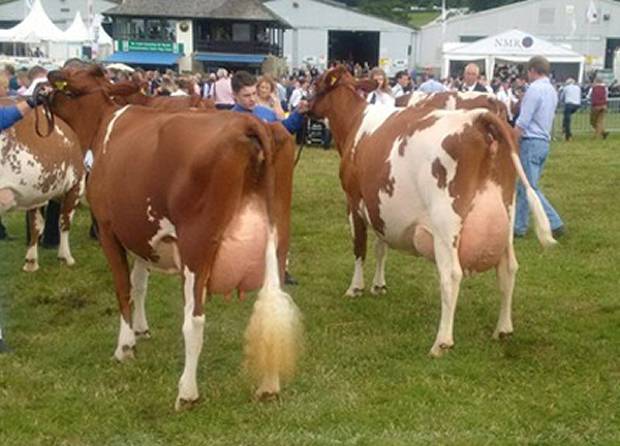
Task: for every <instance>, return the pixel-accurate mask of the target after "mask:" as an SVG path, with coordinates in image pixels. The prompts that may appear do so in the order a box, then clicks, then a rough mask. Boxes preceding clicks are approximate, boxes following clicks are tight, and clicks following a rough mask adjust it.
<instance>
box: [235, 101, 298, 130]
mask: <svg viewBox="0 0 620 446" xmlns="http://www.w3.org/2000/svg"><path fill="white" fill-rule="evenodd" d="M231 110H232V111H236V112H242V113H243V112H245V113H252V114H253V115H254V116H256V117H257V118H258V119H260V120H262V121H265V122H277V121H278V117H277V116H276V113H275V112H274V111H273V110H272V109H270V108H267V107H264V106H262V105H255V106H254V108H251V109H249V108H245V107H242V106H241V105H240V104H239V103H236V104H235V105H234V107H233V108H232V109H231ZM280 122H281V123H282V125H283V126H284V127H286V130H288V131H289V132H290V133H297V131H298V130H300V129H301V127H302V125H303V123H304V117H303V116H302V115H301V114H299V113H298V112H297V111H294V112H292V113H291V114H290V115H289V117H288V118H286V119H285V120H283V121H280Z"/></svg>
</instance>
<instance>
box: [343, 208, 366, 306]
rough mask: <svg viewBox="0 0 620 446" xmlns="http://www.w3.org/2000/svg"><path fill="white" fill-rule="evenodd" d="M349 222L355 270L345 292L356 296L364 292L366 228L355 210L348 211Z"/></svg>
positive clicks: (347, 294) (350, 295)
mask: <svg viewBox="0 0 620 446" xmlns="http://www.w3.org/2000/svg"><path fill="white" fill-rule="evenodd" d="M349 222H350V224H351V234H352V236H353V253H354V254H355V270H354V271H353V278H352V279H351V285H350V286H349V289H348V290H347V292H346V293H345V295H346V296H349V297H358V296H361V295H362V294H363V293H364V260H366V240H367V230H366V223H364V220H362V218H361V217H360V216H359V215H357V213H356V212H355V211H351V210H350V211H349Z"/></svg>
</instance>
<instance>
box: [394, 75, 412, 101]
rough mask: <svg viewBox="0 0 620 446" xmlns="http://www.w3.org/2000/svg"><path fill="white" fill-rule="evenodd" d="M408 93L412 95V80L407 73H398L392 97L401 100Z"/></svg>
mask: <svg viewBox="0 0 620 446" xmlns="http://www.w3.org/2000/svg"><path fill="white" fill-rule="evenodd" d="M407 93H411V78H410V77H409V73H407V72H406V71H404V70H403V71H399V72H398V73H396V85H394V87H393V88H392V96H394V98H395V99H396V98H399V97H401V96H403V95H405V94H407Z"/></svg>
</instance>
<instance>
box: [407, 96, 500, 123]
mask: <svg viewBox="0 0 620 446" xmlns="http://www.w3.org/2000/svg"><path fill="white" fill-rule="evenodd" d="M396 106H397V107H418V108H419V107H426V108H429V107H430V108H434V109H438V110H439V109H440V110H473V109H475V108H486V109H487V110H489V111H492V112H493V113H495V114H497V116H499V117H501V118H502V119H506V118H507V116H508V112H507V110H506V105H505V104H504V103H503V102H501V101H500V100H498V99H497V97H496V96H495V95H494V94H490V93H480V92H477V91H468V92H461V91H446V92H442V93H422V92H420V91H414V92H412V93H409V94H406V95H403V96H401V97H399V98H397V99H396Z"/></svg>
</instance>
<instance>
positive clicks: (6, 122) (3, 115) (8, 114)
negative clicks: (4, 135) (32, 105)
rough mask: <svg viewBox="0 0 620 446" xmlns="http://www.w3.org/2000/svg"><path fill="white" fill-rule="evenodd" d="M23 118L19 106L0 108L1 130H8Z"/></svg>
mask: <svg viewBox="0 0 620 446" xmlns="http://www.w3.org/2000/svg"><path fill="white" fill-rule="evenodd" d="M23 116H24V115H23V114H22V112H21V111H20V109H19V108H18V107H17V105H11V106H9V107H2V108H0V130H4V129H8V128H9V127H11V126H12V125H13V124H15V123H16V122H17V121H19V120H20V119H22V118H23Z"/></svg>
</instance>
